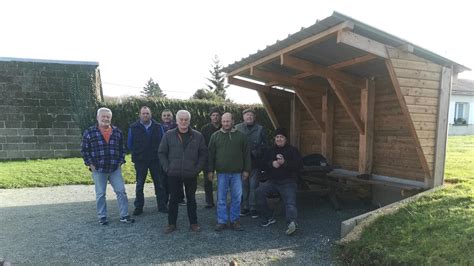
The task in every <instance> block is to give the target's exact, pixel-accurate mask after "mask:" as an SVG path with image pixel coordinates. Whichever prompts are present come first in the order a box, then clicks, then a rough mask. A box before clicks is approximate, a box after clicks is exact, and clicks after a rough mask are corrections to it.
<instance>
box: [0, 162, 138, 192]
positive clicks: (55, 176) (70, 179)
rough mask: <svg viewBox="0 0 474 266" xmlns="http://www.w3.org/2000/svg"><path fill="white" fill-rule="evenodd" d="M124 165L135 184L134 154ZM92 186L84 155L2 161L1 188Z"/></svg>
mask: <svg viewBox="0 0 474 266" xmlns="http://www.w3.org/2000/svg"><path fill="white" fill-rule="evenodd" d="M126 160H127V163H126V164H124V165H123V166H122V171H123V176H124V178H125V182H126V183H135V169H134V167H133V164H132V163H131V159H130V156H127V158H126ZM79 184H82V185H92V184H93V180H92V175H91V173H90V172H89V170H88V169H87V167H86V166H85V165H84V162H83V160H82V159H81V158H69V159H49V160H30V161H16V162H0V188H24V187H49V186H60V185H79Z"/></svg>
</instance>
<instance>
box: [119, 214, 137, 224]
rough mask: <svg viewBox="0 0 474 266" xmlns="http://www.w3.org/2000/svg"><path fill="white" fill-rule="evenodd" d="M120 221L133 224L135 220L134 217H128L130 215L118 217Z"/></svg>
mask: <svg viewBox="0 0 474 266" xmlns="http://www.w3.org/2000/svg"><path fill="white" fill-rule="evenodd" d="M120 222H121V223H126V224H133V223H134V222H135V219H133V218H132V217H130V215H127V216H124V217H120Z"/></svg>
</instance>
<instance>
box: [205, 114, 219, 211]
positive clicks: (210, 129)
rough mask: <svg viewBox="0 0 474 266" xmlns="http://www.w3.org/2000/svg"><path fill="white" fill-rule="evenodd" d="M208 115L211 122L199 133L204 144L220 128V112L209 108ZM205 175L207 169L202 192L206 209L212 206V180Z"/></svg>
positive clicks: (207, 143)
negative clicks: (202, 137)
mask: <svg viewBox="0 0 474 266" xmlns="http://www.w3.org/2000/svg"><path fill="white" fill-rule="evenodd" d="M209 117H210V118H211V122H210V123H207V124H206V125H205V126H203V127H202V128H201V134H202V135H203V136H204V139H205V140H206V146H209V141H210V140H211V136H212V134H213V133H214V132H216V131H217V130H219V129H220V128H221V112H220V111H219V109H218V108H217V107H214V108H212V109H211V110H210V112H209ZM206 177H207V171H205V173H204V192H205V193H206V209H211V208H213V207H214V195H213V194H214V193H213V191H212V181H211V180H209V179H208V178H206Z"/></svg>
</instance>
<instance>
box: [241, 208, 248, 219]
mask: <svg viewBox="0 0 474 266" xmlns="http://www.w3.org/2000/svg"><path fill="white" fill-rule="evenodd" d="M249 214H250V210H249V209H243V210H242V211H241V212H240V217H245V216H248V215H249Z"/></svg>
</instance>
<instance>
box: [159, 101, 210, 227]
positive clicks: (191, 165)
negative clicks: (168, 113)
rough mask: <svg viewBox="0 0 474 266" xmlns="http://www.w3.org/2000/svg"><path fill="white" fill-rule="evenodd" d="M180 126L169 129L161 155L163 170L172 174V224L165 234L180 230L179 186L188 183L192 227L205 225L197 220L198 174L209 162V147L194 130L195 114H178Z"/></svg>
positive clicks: (189, 212)
mask: <svg viewBox="0 0 474 266" xmlns="http://www.w3.org/2000/svg"><path fill="white" fill-rule="evenodd" d="M176 122H177V124H178V127H177V128H175V129H171V130H168V131H167V132H166V134H165V135H164V136H163V139H162V140H161V143H160V147H159V149H158V157H159V158H160V163H161V166H162V168H163V171H164V172H165V173H166V175H167V176H168V186H169V190H170V194H171V195H170V203H169V213H168V227H167V228H166V230H165V233H167V234H169V233H171V232H173V231H175V230H176V220H177V218H178V196H179V195H178V194H179V187H182V186H183V184H184V187H185V193H186V199H187V209H188V218H189V223H190V224H191V226H190V228H191V230H192V231H193V232H199V231H200V230H201V228H200V227H199V225H198V222H197V213H196V189H197V176H198V174H199V172H201V171H202V170H203V169H204V167H205V165H206V162H207V147H206V143H205V140H204V137H203V136H202V134H201V133H199V131H196V130H194V129H191V128H190V127H189V124H190V122H191V114H190V113H189V112H188V111H186V110H179V111H178V113H176Z"/></svg>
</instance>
